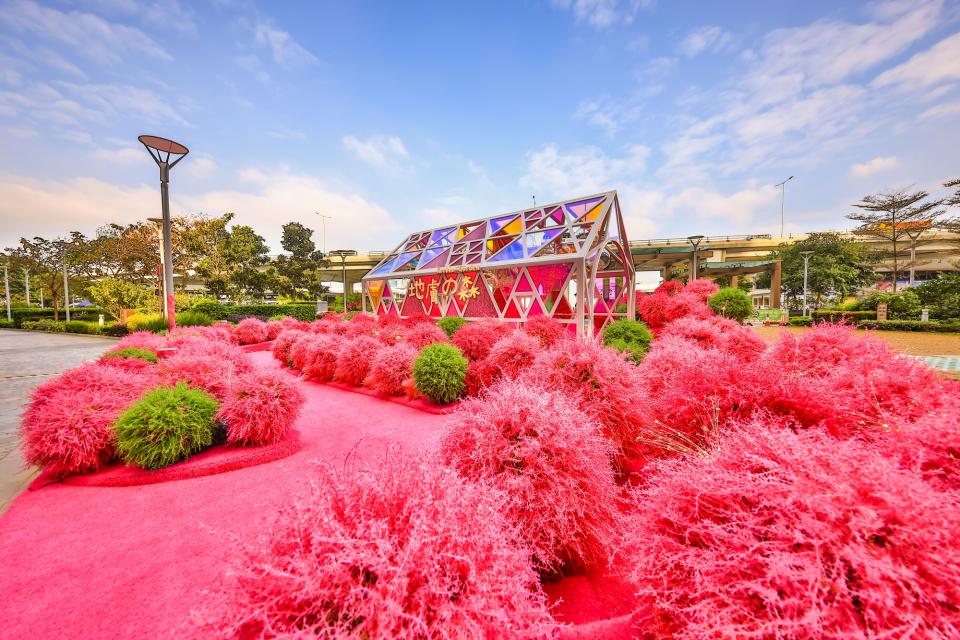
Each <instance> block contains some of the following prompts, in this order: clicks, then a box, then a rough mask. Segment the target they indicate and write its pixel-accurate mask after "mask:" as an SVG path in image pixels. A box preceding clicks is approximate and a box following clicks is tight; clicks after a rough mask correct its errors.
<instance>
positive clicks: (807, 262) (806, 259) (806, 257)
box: [800, 251, 813, 317]
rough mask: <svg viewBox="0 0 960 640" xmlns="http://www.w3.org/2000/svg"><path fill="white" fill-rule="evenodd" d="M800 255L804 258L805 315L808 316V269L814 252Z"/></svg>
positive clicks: (805, 252)
mask: <svg viewBox="0 0 960 640" xmlns="http://www.w3.org/2000/svg"><path fill="white" fill-rule="evenodd" d="M800 255H802V256H803V315H804V317H806V316H807V268H808V267H809V266H810V256H812V255H813V251H801V252H800Z"/></svg>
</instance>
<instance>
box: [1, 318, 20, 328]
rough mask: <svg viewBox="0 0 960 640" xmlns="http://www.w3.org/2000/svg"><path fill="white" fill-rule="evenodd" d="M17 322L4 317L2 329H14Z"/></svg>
mask: <svg viewBox="0 0 960 640" xmlns="http://www.w3.org/2000/svg"><path fill="white" fill-rule="evenodd" d="M16 326H17V324H16V323H15V322H14V321H13V320H7V319H6V318H3V319H2V320H0V329H13V328H14V327H16Z"/></svg>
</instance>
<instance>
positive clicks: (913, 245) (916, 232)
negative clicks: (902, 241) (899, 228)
mask: <svg viewBox="0 0 960 640" xmlns="http://www.w3.org/2000/svg"><path fill="white" fill-rule="evenodd" d="M924 231H926V229H923V228H921V229H910V230H909V231H907V237H908V238H910V286H911V287H912V286H913V280H914V276H915V274H916V270H917V240H919V239H920V236H921V235H922V234H923V232H924Z"/></svg>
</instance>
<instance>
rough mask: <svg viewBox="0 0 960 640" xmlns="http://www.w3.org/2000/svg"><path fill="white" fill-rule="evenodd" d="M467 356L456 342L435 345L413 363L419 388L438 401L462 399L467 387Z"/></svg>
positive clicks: (425, 348) (415, 380) (414, 375)
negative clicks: (455, 344)
mask: <svg viewBox="0 0 960 640" xmlns="http://www.w3.org/2000/svg"><path fill="white" fill-rule="evenodd" d="M466 377H467V359H466V358H464V357H463V354H462V353H461V352H460V349H457V348H456V347H455V346H453V345H452V344H431V345H429V346H427V347H424V348H423V351H421V352H420V355H419V356H417V359H416V360H415V361H414V363H413V381H414V383H415V384H416V385H417V389H418V390H419V391H420V393H422V394H423V395H425V396H427V397H428V398H430V399H431V400H433V401H434V402H436V403H438V404H447V403H449V402H453V401H454V400H456V399H457V398H459V397H460V396H461V395H462V394H463V391H464V389H465V388H466V382H465V381H466Z"/></svg>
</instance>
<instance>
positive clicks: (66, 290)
mask: <svg viewBox="0 0 960 640" xmlns="http://www.w3.org/2000/svg"><path fill="white" fill-rule="evenodd" d="M63 304H64V305H65V307H64V313H66V314H67V322H70V281H69V280H67V254H66V252H64V254H63Z"/></svg>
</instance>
